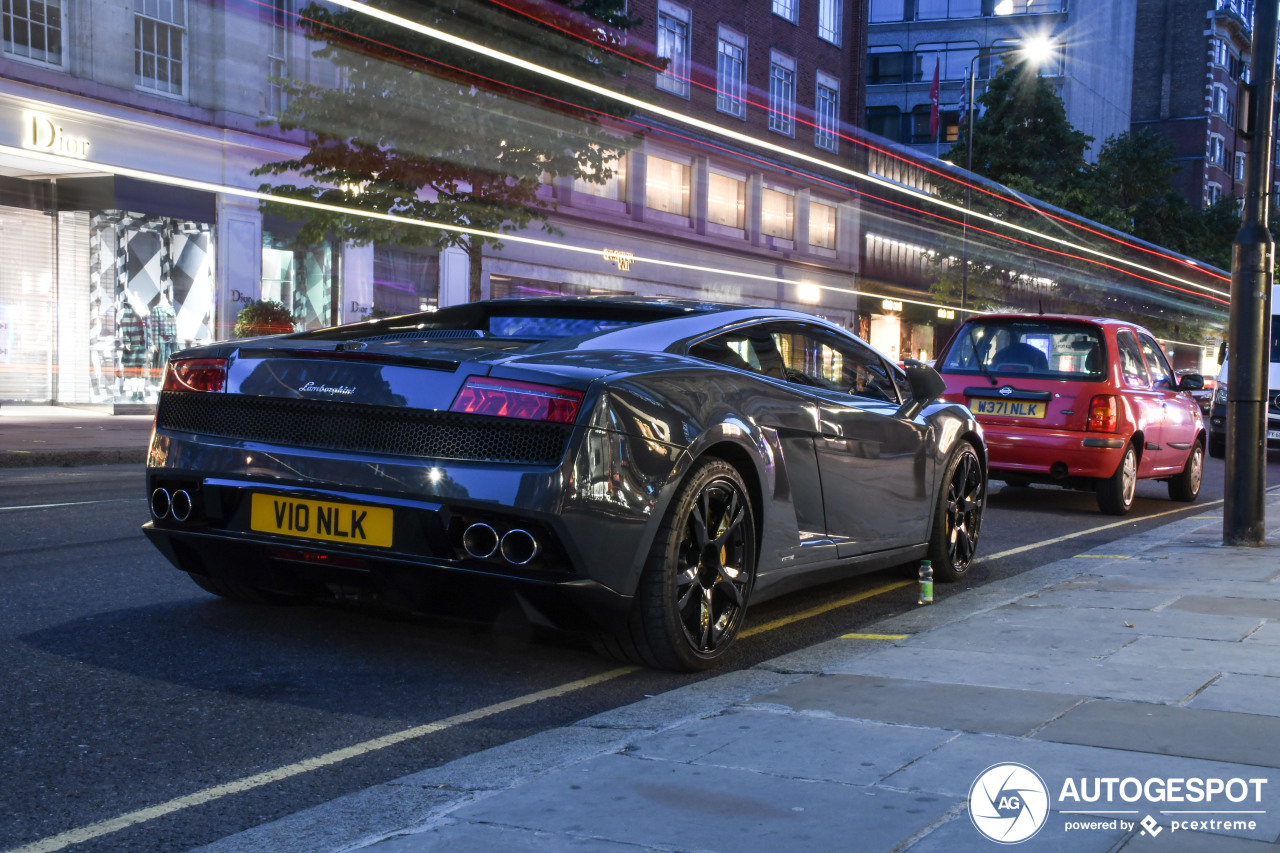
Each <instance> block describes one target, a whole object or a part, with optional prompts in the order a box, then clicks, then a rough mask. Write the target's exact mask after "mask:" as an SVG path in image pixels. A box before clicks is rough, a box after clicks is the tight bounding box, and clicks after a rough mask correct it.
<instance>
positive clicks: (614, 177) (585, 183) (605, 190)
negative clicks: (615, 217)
mask: <svg viewBox="0 0 1280 853" xmlns="http://www.w3.org/2000/svg"><path fill="white" fill-rule="evenodd" d="M603 171H604V172H605V174H607V175H608V177H607V178H605V179H604V180H603V181H594V180H591V178H592V177H594V176H595V174H596V173H595V171H594V170H593V169H591V168H590V167H583V169H582V172H583V177H581V178H574V179H573V192H574V193H575V194H577V193H582V194H583V195H589V196H595V197H596V198H607V199H612V200H613V201H622V200H623V199H625V198H626V192H627V158H626V155H623V156H621V157H618V158H616V159H614V160H612V161H610V162H609V163H606V164H604V169H603Z"/></svg>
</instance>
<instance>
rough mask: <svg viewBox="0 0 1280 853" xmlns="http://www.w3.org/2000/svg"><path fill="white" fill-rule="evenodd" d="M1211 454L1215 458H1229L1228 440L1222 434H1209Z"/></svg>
mask: <svg viewBox="0 0 1280 853" xmlns="http://www.w3.org/2000/svg"><path fill="white" fill-rule="evenodd" d="M1209 456H1210V457H1211V458H1213V459H1226V458H1227V440H1226V439H1225V438H1223V437H1222V436H1214V435H1213V434H1210V435H1209Z"/></svg>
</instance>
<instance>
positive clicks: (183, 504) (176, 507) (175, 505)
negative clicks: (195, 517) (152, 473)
mask: <svg viewBox="0 0 1280 853" xmlns="http://www.w3.org/2000/svg"><path fill="white" fill-rule="evenodd" d="M169 512H171V513H172V514H173V520H174V521H186V520H187V519H188V518H190V517H191V495H189V494H187V490H186V489H178V490H177V491H176V492H174V493H173V496H172V497H171V498H170V499H169Z"/></svg>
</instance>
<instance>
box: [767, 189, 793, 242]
mask: <svg viewBox="0 0 1280 853" xmlns="http://www.w3.org/2000/svg"><path fill="white" fill-rule="evenodd" d="M794 232H795V198H794V197H793V196H792V195H791V194H789V193H784V192H781V191H779V190H770V189H766V190H764V191H763V192H762V193H761V199H760V233H761V234H764V235H765V236H767V237H781V238H782V239H784V240H790V239H791V237H792V234H793V233H794Z"/></svg>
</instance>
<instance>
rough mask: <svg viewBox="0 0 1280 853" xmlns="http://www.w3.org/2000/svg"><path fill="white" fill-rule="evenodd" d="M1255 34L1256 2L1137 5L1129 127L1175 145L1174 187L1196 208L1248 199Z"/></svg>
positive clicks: (1165, 0) (1144, 0) (1152, 0)
mask: <svg viewBox="0 0 1280 853" xmlns="http://www.w3.org/2000/svg"><path fill="white" fill-rule="evenodd" d="M1252 27H1253V2H1252V0H1138V28H1139V32H1142V33H1144V34H1145V35H1144V37H1143V38H1140V39H1138V40H1137V42H1136V44H1135V45H1134V69H1133V125H1132V126H1133V129H1134V130H1139V129H1147V130H1152V131H1154V132H1156V133H1159V134H1161V135H1162V136H1166V137H1168V138H1169V139H1170V140H1172V141H1173V143H1174V146H1175V149H1176V156H1177V159H1178V162H1179V164H1180V165H1181V166H1182V169H1181V171H1180V173H1179V175H1178V177H1177V179H1176V186H1177V188H1178V189H1179V190H1180V191H1181V192H1182V194H1183V195H1184V196H1185V197H1186V198H1187V200H1188V201H1190V202H1191V204H1192V205H1193V206H1194V207H1196V208H1201V207H1204V206H1206V205H1208V204H1212V203H1214V202H1215V201H1217V200H1219V199H1220V198H1223V197H1224V196H1230V195H1234V196H1236V197H1242V196H1243V195H1244V184H1243V181H1244V161H1245V154H1246V153H1247V151H1248V145H1247V142H1246V141H1245V140H1244V138H1243V137H1241V135H1240V134H1239V132H1238V130H1237V128H1238V126H1239V120H1238V119H1239V115H1238V113H1239V110H1240V109H1241V108H1242V104H1247V100H1246V99H1242V97H1241V92H1242V89H1243V88H1244V87H1245V85H1246V84H1247V83H1248V82H1249V79H1250V69H1251V64H1252V59H1251V56H1252ZM1246 108H1247V107H1246Z"/></svg>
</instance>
